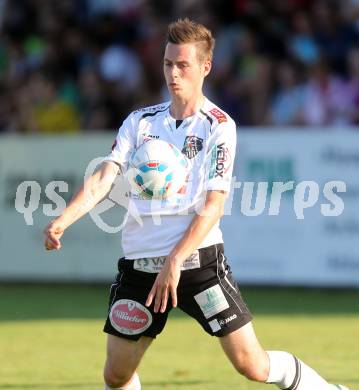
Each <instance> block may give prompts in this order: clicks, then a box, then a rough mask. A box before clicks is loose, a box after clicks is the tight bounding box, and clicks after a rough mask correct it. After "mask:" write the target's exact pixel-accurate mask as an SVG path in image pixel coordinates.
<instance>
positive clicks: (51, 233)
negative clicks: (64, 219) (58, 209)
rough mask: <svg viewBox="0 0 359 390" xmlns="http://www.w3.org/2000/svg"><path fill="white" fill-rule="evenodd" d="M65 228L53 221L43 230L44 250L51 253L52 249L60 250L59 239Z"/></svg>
mask: <svg viewBox="0 0 359 390" xmlns="http://www.w3.org/2000/svg"><path fill="white" fill-rule="evenodd" d="M64 231H65V228H64V226H63V224H62V223H61V222H60V221H59V220H58V219H55V220H53V221H51V222H50V223H49V224H48V225H47V226H46V228H45V230H44V234H45V241H44V246H45V248H46V250H48V251H51V250H53V249H57V250H59V249H60V248H61V241H60V238H61V237H62V235H63V234H64Z"/></svg>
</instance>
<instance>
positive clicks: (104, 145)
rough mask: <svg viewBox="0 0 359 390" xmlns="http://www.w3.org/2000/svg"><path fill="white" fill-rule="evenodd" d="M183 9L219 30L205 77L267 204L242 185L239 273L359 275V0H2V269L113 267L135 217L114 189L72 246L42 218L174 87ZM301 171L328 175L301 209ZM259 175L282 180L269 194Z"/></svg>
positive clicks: (34, 276) (236, 243)
mask: <svg viewBox="0 0 359 390" xmlns="http://www.w3.org/2000/svg"><path fill="white" fill-rule="evenodd" d="M178 17H190V18H193V19H195V20H197V21H199V22H202V23H204V24H205V25H206V26H208V27H209V28H210V29H212V31H213V33H214V35H215V37H216V47H215V53H214V65H213V71H212V72H211V74H210V76H209V77H208V80H207V83H206V86H205V93H206V95H207V96H208V97H209V98H210V99H211V100H212V101H213V102H215V103H216V104H218V105H219V106H220V107H221V108H223V109H224V110H225V111H227V112H228V113H229V114H230V115H231V116H232V117H233V118H234V119H235V120H236V123H237V125H238V150H237V156H236V162H235V169H234V176H235V178H234V180H236V181H237V182H238V181H241V182H244V181H247V182H252V183H254V186H253V189H252V196H251V199H252V201H251V202H249V206H248V204H247V206H248V207H249V208H250V207H252V209H254V210H257V211H258V210H259V211H258V212H257V211H254V212H253V211H249V212H245V210H244V209H245V207H244V204H245V202H244V201H243V199H244V197H245V196H247V198H248V193H247V194H244V193H243V187H244V186H243V185H242V186H240V185H236V188H234V189H233V194H232V195H231V197H230V198H231V200H230V204H229V205H228V207H227V211H228V214H231V216H230V217H225V218H224V220H223V230H224V233H225V238H226V245H227V254H228V256H229V258H230V259H231V261H232V264H233V270H234V272H235V275H236V277H237V278H238V279H239V280H240V281H241V282H243V283H248V284H271V285H272V284H275V285H278V284H279V285H301V286H302V285H304V286H337V287H358V286H359V250H358V246H357V240H358V237H359V203H358V200H359V176H358V168H359V132H358V124H359V39H358V38H359V2H358V1H356V0H340V1H335V0H316V1H314V0H272V1H256V0H252V1H249V0H231V1H226V2H223V1H219V0H207V1H205V0H196V1H194V0H184V1H180V2H179V1H178V2H177V1H155V0H153V1H145V0H131V1H127V0H77V1H70V0H63V1H55V0H11V1H9V0H0V32H1V35H0V132H1V134H0V152H1V155H0V158H1V160H0V185H1V194H0V196H1V199H0V202H1V203H0V205H1V208H0V213H1V214H0V215H1V220H2V231H1V235H0V245H1V247H2V250H1V253H2V255H1V261H0V279H1V280H4V281H6V280H13V281H16V280H33V281H38V280H41V281H48V280H58V281H63V280H64V281H71V280H72V281H73V280H83V281H108V280H111V278H112V276H113V272H114V268H115V261H116V259H117V258H118V257H119V256H120V255H121V247H120V240H119V238H120V237H119V236H120V229H119V228H118V227H119V226H120V225H121V223H122V219H123V209H122V208H121V207H120V206H119V205H117V204H116V202H115V201H114V200H113V199H112V198H111V196H110V197H109V198H108V199H107V200H106V201H105V202H104V203H102V204H101V206H100V216H99V217H96V218H94V217H92V218H90V217H88V216H87V217H86V218H84V219H83V220H81V221H80V222H78V223H77V224H75V225H74V226H73V227H71V229H69V233H68V234H66V235H65V238H64V239H65V244H64V248H63V250H62V251H60V252H59V253H56V254H55V253H46V252H44V251H43V247H42V230H43V227H44V226H46V224H47V223H48V221H49V220H50V218H53V217H54V216H56V215H58V214H59V213H60V211H61V207H64V205H65V202H67V201H68V200H69V199H70V198H71V196H72V194H73V193H74V191H75V190H76V188H78V187H79V186H80V185H81V184H82V182H83V178H84V174H85V170H86V167H87V166H88V164H89V162H90V161H91V160H92V159H94V158H97V157H100V156H104V155H106V154H108V152H109V150H110V147H111V145H112V143H113V139H114V137H115V135H116V133H117V129H118V127H119V126H120V125H121V123H122V121H123V119H124V118H125V117H126V116H127V115H128V113H129V112H130V111H131V110H134V109H137V108H139V107H143V106H146V105H152V104H156V103H158V102H161V101H164V100H167V99H168V94H167V90H166V87H165V85H164V81H163V77H162V57H163V51H164V41H165V37H166V29H167V25H168V23H169V22H171V21H173V20H175V19H176V18H178ZM333 180H334V181H344V182H345V185H346V191H345V192H342V193H339V192H340V189H339V188H336V189H334V190H336V192H337V194H338V196H340V197H341V198H342V199H343V202H344V206H345V207H344V212H342V213H341V214H340V215H339V216H330V217H324V216H323V213H322V207H323V206H322V205H323V204H324V205H325V204H327V205H328V204H329V207H331V208H333V202H329V201H328V199H326V196H325V193H324V192H325V191H324V186H325V184H326V183H327V182H328V181H333ZM54 181H62V182H64V183H65V184H64V185H60V184H56V183H54ZM275 181H283V182H287V181H293V183H294V187H293V189H292V190H291V191H288V192H286V193H285V194H284V195H283V196H282V201H281V208H280V212H279V215H277V216H273V215H269V214H270V213H269V206H270V199H271V195H272V184H273V182H275ZM302 181H311V182H312V184H313V182H315V183H314V184H315V185H317V188H314V187H313V186H309V187H308V188H307V194H306V195H305V196H307V195H308V193H309V192H310V191H311V190H313V191H314V192H315V191H316V192H318V194H317V195H316V199H315V201H314V203H313V204H312V205H311V207H308V208H307V209H306V210H305V213H304V219H298V213H297V212H296V211H295V208H294V194H295V189H296V186H297V185H298V184H299V183H301V182H302ZM24 182H36V183H35V184H29V183H28V184H26V183H25V185H23V184H24ZM259 182H267V183H268V189H267V190H266V193H265V194H264V195H263V193H260V191H257V189H258V188H259V187H257V185H258V183H259ZM21 183H23V184H22V185H21V186H20V187H19V185H20V184H21ZM60 197H61V198H60ZM256 197H257V198H256ZM261 197H262V198H261ZM263 197H264V198H265V199H263ZM15 199H17V200H18V201H19V204H20V206H21V202H22V206H21V207H20V209H19V208H18V207H17V211H16V210H15V207H14V206H15ZM256 199H257V201H256ZM59 202H60V203H59ZM247 203H248V202H247ZM309 203H310V202H309ZM256 204H257V205H259V206H258V207H259V209H258V208H256ZM260 204H262V205H263V207H262V209H261V210H260V208H261V206H260ZM248 207H247V208H248ZM324 207H326V206H324ZM26 210H27V211H26ZM27 214H29V215H30V217H31V218H30V219H29V216H28V217H26V215H27ZM45 214H46V215H45ZM334 214H335V213H334ZM94 222H95V223H94ZM99 227H100V229H99ZM109 232H110V233H109ZM111 233H112V234H111ZM19 242H21V245H19ZM49 258H50V259H51V262H49Z"/></svg>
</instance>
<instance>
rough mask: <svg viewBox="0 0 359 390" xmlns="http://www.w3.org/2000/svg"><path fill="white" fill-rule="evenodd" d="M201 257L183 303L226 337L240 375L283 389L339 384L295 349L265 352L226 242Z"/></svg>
mask: <svg viewBox="0 0 359 390" xmlns="http://www.w3.org/2000/svg"><path fill="white" fill-rule="evenodd" d="M199 255H200V264H201V267H200V269H198V270H197V269H194V270H189V271H183V272H182V275H181V280H180V283H179V288H178V306H179V307H180V308H181V309H182V310H184V311H185V312H186V313H188V314H189V315H190V316H192V317H193V318H195V319H196V320H197V321H198V322H199V323H200V324H201V325H202V327H203V329H204V330H205V331H206V332H207V333H209V334H210V335H212V336H217V337H219V338H220V341H221V344H222V347H223V349H224V351H225V352H226V354H227V356H228V357H229V359H230V360H231V362H232V364H233V365H234V367H235V368H236V369H237V370H238V371H239V372H240V373H242V374H243V375H245V376H246V377H247V378H249V379H251V380H255V381H258V382H264V383H273V384H276V385H277V386H278V387H279V388H281V389H289V390H322V389H327V390H329V389H332V388H333V389H334V388H335V387H333V385H329V384H328V383H327V382H326V381H325V380H324V379H323V378H321V377H320V376H319V375H318V374H317V373H316V372H315V371H314V370H312V369H311V368H310V367H308V366H307V365H306V364H304V363H303V362H301V361H300V360H299V359H297V358H295V357H294V356H293V355H291V354H290V353H287V352H281V351H264V350H263V348H262V347H261V345H260V344H259V342H258V340H257V337H256V334H255V332H254V329H253V326H252V323H251V319H252V317H251V314H250V312H249V310H248V308H247V306H246V304H245V302H244V301H243V299H242V296H241V293H240V291H239V288H238V285H237V284H236V282H235V280H234V278H233V275H232V273H231V270H230V267H229V265H228V263H227V260H226V258H225V256H224V251H223V245H220V244H217V245H213V246H211V247H207V248H202V249H200V250H199ZM337 388H338V387H337Z"/></svg>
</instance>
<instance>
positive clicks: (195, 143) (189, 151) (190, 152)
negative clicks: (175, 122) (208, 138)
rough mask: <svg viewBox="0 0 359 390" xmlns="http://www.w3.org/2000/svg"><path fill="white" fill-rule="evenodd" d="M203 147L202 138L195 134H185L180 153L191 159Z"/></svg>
mask: <svg viewBox="0 0 359 390" xmlns="http://www.w3.org/2000/svg"><path fill="white" fill-rule="evenodd" d="M202 149H203V139H202V138H200V137H197V136H195V135H187V137H186V139H185V140H184V144H183V148H182V153H183V154H184V155H186V156H187V158H189V159H191V158H193V157H195V156H196V155H197V154H198V152H200V151H201V150H202Z"/></svg>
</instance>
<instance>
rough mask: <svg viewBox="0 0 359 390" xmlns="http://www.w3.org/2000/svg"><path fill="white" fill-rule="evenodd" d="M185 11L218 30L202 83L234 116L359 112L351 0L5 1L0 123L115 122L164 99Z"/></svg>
mask: <svg viewBox="0 0 359 390" xmlns="http://www.w3.org/2000/svg"><path fill="white" fill-rule="evenodd" d="M185 16H187V17H190V18H194V19H195V20H197V21H199V22H202V23H204V24H205V25H207V26H208V27H209V28H210V29H211V30H212V31H213V32H214V35H215V37H216V39H217V42H216V50H215V56H214V69H213V72H212V74H211V76H210V77H209V79H208V82H207V86H206V94H207V96H208V97H209V98H210V99H212V100H213V101H214V102H216V103H217V104H218V105H219V106H220V107H222V108H223V109H224V110H225V111H227V112H228V113H229V114H230V115H231V116H232V117H233V118H234V119H235V120H236V122H237V124H238V125H239V126H271V125H273V126H275V127H279V126H329V127H333V126H348V125H357V124H358V123H359V110H358V108H359V86H358V85H359V81H358V80H359V41H358V33H359V3H358V1H356V0H340V1H339V0H316V1H314V0H287V1H286V0H272V1H266V0H262V1H258V0H251V1H249V0H228V1H225V2H223V1H220V0H183V1H157V0H152V1H151V0H147V1H145V0H131V1H129V0H106V1H105V0H77V1H71V0H63V1H54V0H11V1H10V0H1V1H0V31H1V41H0V107H1V111H0V132H4V133H9V132H15V133H19V132H20V133H40V134H45V133H59V132H89V131H91V130H103V131H106V130H108V131H114V129H116V128H117V127H118V126H119V124H120V123H121V121H122V120H123V119H124V118H125V117H126V116H127V114H128V112H129V111H131V110H133V109H135V108H137V107H142V106H146V105H152V104H154V102H158V101H163V100H166V99H167V98H168V96H167V91H166V88H165V86H164V83H163V77H162V54H163V49H164V45H163V42H164V40H165V35H166V27H167V24H168V22H169V21H172V20H174V19H176V18H178V17H185Z"/></svg>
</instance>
